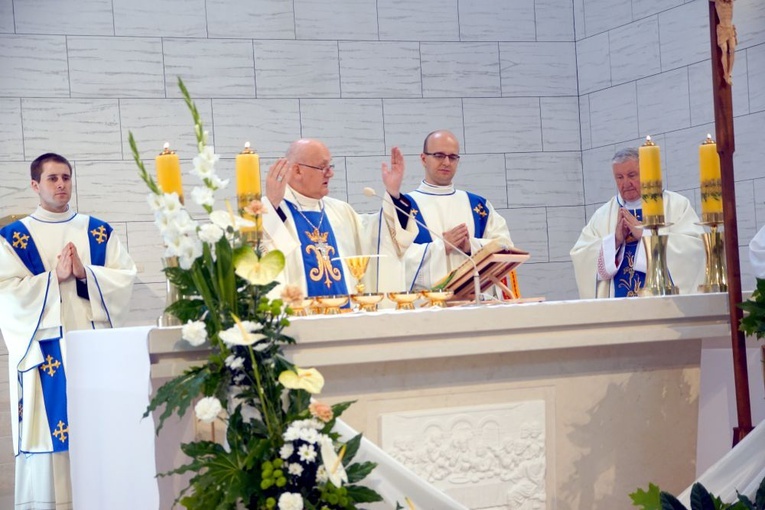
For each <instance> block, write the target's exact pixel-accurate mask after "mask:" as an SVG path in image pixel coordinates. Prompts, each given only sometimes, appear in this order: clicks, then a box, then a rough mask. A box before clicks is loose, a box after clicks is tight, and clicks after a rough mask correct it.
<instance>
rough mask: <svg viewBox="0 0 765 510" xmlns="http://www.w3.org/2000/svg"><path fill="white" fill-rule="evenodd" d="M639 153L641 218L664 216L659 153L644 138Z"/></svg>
mask: <svg viewBox="0 0 765 510" xmlns="http://www.w3.org/2000/svg"><path fill="white" fill-rule="evenodd" d="M638 150H639V153H640V193H641V195H642V197H643V217H644V218H646V217H648V216H664V196H663V195H662V188H663V185H662V180H661V152H660V151H659V146H658V145H656V144H655V143H653V142H652V141H651V137H650V136H646V141H645V144H643V145H642V146H641V147H640V149H638Z"/></svg>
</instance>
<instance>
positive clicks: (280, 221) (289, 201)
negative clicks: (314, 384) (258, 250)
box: [262, 139, 417, 296]
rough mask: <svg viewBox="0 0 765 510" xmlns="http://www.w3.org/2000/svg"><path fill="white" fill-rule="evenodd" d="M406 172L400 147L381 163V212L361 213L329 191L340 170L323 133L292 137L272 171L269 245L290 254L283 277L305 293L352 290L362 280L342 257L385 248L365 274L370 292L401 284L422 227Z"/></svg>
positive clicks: (267, 217)
mask: <svg viewBox="0 0 765 510" xmlns="http://www.w3.org/2000/svg"><path fill="white" fill-rule="evenodd" d="M403 172H404V163H403V156H402V155H401V152H400V151H399V150H398V148H394V149H393V151H392V152H391V163H390V167H388V165H386V164H383V165H382V179H383V183H384V185H385V188H386V191H387V193H388V194H389V196H387V197H386V198H385V199H384V200H383V201H382V203H383V206H382V209H381V211H380V212H379V213H377V214H367V215H360V214H358V213H356V211H355V210H354V209H353V207H351V205H350V204H348V203H346V202H343V201H342V200H338V199H334V198H331V197H329V196H328V194H329V186H330V182H331V180H332V177H333V176H334V165H333V164H332V154H331V153H330V151H329V149H328V148H327V147H326V146H325V145H324V144H323V143H322V142H320V141H318V140H312V139H301V140H298V141H296V142H294V143H293V144H292V145H291V146H290V148H289V150H288V151H287V154H286V156H285V157H284V158H282V159H280V160H279V161H277V162H276V163H274V164H273V165H272V166H271V168H269V170H268V175H267V176H266V198H267V200H265V201H264V202H265V203H264V206H265V210H266V214H264V215H263V217H262V221H263V231H264V234H265V236H264V237H265V239H264V245H265V249H266V250H269V249H278V250H280V251H282V252H283V253H284V255H285V259H286V264H285V268H284V271H282V273H281V274H280V275H279V277H278V279H279V281H280V283H281V284H283V285H286V284H290V285H297V286H299V287H300V288H301V289H302V291H303V292H304V293H305V295H307V296H333V295H347V294H349V291H350V293H353V291H354V287H353V286H354V285H355V284H356V280H355V279H354V277H353V276H352V274H351V272H350V271H349V269H348V266H347V263H346V261H345V260H344V258H346V257H352V256H357V255H374V254H379V255H380V257H379V258H376V259H374V261H370V265H369V269H368V270H367V273H366V275H365V276H364V278H365V281H364V284H365V291H366V292H386V291H402V290H403V289H404V287H405V285H404V277H403V269H402V261H401V257H402V255H403V254H404V252H405V251H406V248H407V247H408V245H409V244H410V243H411V242H412V240H413V239H414V237H415V235H416V233H417V230H416V226H415V224H414V222H411V221H408V216H407V213H408V210H407V209H406V207H405V204H404V203H401V202H400V192H399V189H400V187H401V180H402V179H403V175H404V174H403ZM394 202H398V205H399V207H400V208H401V209H402V210H401V211H399V210H396V208H395V207H394V206H393V203H394Z"/></svg>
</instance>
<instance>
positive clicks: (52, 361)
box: [40, 354, 61, 377]
mask: <svg viewBox="0 0 765 510" xmlns="http://www.w3.org/2000/svg"><path fill="white" fill-rule="evenodd" d="M45 361H47V363H43V364H42V365H40V371H41V372H43V373H46V372H47V373H48V375H49V376H51V377H53V376H54V375H55V374H56V369H57V368H58V367H60V366H61V362H60V361H59V360H57V359H56V358H54V357H53V356H51V355H50V354H48V357H47V358H45Z"/></svg>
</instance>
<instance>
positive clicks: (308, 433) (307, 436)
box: [299, 428, 319, 444]
mask: <svg viewBox="0 0 765 510" xmlns="http://www.w3.org/2000/svg"><path fill="white" fill-rule="evenodd" d="M299 439H302V440H303V441H305V442H306V443H311V444H314V443H316V442H317V441H318V440H319V433H318V432H316V430H315V429H307V428H304V429H300V434H299Z"/></svg>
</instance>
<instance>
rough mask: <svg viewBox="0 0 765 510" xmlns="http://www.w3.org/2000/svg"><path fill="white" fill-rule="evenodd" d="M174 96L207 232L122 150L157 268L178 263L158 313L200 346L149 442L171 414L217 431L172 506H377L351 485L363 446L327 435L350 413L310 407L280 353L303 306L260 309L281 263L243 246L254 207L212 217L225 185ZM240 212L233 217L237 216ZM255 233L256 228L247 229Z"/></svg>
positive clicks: (360, 474) (162, 399)
mask: <svg viewBox="0 0 765 510" xmlns="http://www.w3.org/2000/svg"><path fill="white" fill-rule="evenodd" d="M178 85H179V87H180V89H181V92H182V93H183V97H184V99H185V101H186V104H187V106H188V107H189V109H190V111H191V114H192V117H193V119H194V127H195V134H196V139H197V145H198V150H199V155H198V156H197V157H196V158H194V170H193V173H194V174H195V175H196V176H197V177H199V178H200V180H201V183H202V184H201V186H199V187H196V188H194V190H193V191H192V193H191V197H192V199H193V200H194V201H195V202H196V203H197V204H199V205H200V206H202V207H203V208H204V210H205V211H206V213H207V215H208V219H209V222H204V223H201V224H200V223H199V222H197V221H195V220H194V219H192V218H191V216H190V215H189V213H188V212H187V211H186V209H185V208H184V207H183V205H182V203H181V201H180V200H179V197H178V195H177V194H175V193H172V194H165V193H163V192H162V190H161V189H160V188H159V186H158V185H157V183H156V182H155V181H154V179H153V178H152V177H151V176H150V175H149V173H148V172H147V170H146V168H145V166H144V164H143V162H142V161H141V158H140V155H139V152H138V148H137V146H136V143H135V140H134V138H133V135H132V133H130V137H129V141H130V147H131V150H132V153H133V158H134V159H135V161H136V164H137V165H138V168H139V173H140V176H141V179H142V180H143V181H144V182H145V183H146V185H147V186H148V188H149V190H150V192H151V193H150V194H149V204H150V206H151V208H152V210H153V211H154V213H155V219H156V224H157V226H158V227H159V229H160V231H161V233H162V237H163V239H164V242H165V246H166V251H165V256H166V257H177V259H178V264H177V265H175V267H172V265H169V267H166V268H165V273H166V275H167V278H168V279H169V281H170V282H171V283H172V284H174V285H175V286H176V287H177V289H178V291H179V293H180V296H181V298H180V299H179V300H178V301H176V302H175V303H173V304H171V305H170V306H169V307H168V308H167V310H166V312H167V313H170V314H172V315H174V316H175V317H177V318H178V319H180V321H181V322H182V323H183V324H184V326H183V328H182V337H183V339H184V340H185V341H187V342H189V343H190V344H192V345H195V346H199V345H203V344H207V345H209V346H210V355H209V357H208V358H207V360H206V361H205V362H204V363H202V364H200V365H199V366H196V367H194V368H190V369H188V370H186V371H185V372H184V373H183V374H182V375H180V376H178V377H176V378H174V379H172V380H171V381H169V382H167V383H166V384H164V385H163V386H162V387H161V388H159V390H158V391H157V393H156V395H155V396H154V397H153V398H152V400H151V403H150V405H149V408H148V409H147V411H146V413H145V415H144V416H148V415H149V413H151V412H152V411H154V410H155V409H160V408H161V409H162V412H161V414H160V418H159V424H158V426H157V434H159V431H160V430H161V429H162V426H163V424H164V421H165V420H166V419H167V418H168V417H170V416H171V415H173V414H177V415H179V416H183V415H184V414H185V413H186V411H187V410H188V409H189V407H191V406H192V404H194V412H195V415H196V418H197V419H199V420H201V421H203V422H212V421H214V420H222V421H223V422H224V423H225V425H226V433H225V441H224V442H223V444H219V443H217V442H213V441H194V442H191V443H187V444H183V445H182V446H181V448H182V451H183V452H184V453H185V454H186V455H187V456H188V457H189V459H190V461H189V462H188V463H187V464H185V465H183V466H181V467H179V468H177V469H174V470H173V471H170V472H169V473H165V474H166V475H169V474H181V473H192V477H191V479H190V483H189V486H188V487H186V489H184V490H183V491H182V492H181V494H180V495H179V496H178V499H177V500H176V503H180V504H182V505H183V506H185V507H186V508H190V509H205V510H208V509H213V508H215V509H234V508H236V509H239V508H248V509H269V510H270V509H278V510H300V509H304V508H305V509H316V510H334V509H354V508H357V505H358V504H361V503H368V502H375V501H380V500H381V497H380V496H379V495H378V494H377V493H376V492H375V491H373V490H371V489H369V488H367V487H365V486H363V485H358V482H360V481H361V480H363V479H364V478H365V477H366V476H367V475H368V474H369V473H370V472H371V471H372V470H373V469H374V467H375V464H374V463H371V462H364V463H353V462H352V461H353V458H354V456H355V454H356V452H357V450H358V448H359V445H360V443H361V435H360V434H359V435H357V436H356V437H354V438H352V439H351V440H349V441H348V442H346V443H342V442H341V441H339V436H338V434H336V433H335V432H333V426H334V424H335V420H336V419H337V417H338V416H340V414H341V413H342V412H343V411H344V410H345V409H347V408H348V406H349V405H350V404H351V403H350V402H345V403H341V404H336V405H333V406H329V405H326V404H322V403H320V402H318V401H314V400H312V395H317V394H318V393H319V392H320V391H321V389H322V386H323V384H324V380H323V378H322V376H321V374H320V373H319V372H318V371H317V370H315V369H303V368H300V367H296V366H294V365H293V364H292V363H290V362H289V361H288V360H287V359H285V357H284V356H283V353H282V348H283V346H284V345H288V344H291V343H294V339H292V338H290V337H289V336H287V335H285V334H284V328H285V327H286V326H287V325H288V324H289V320H288V317H289V316H290V315H291V313H292V310H291V308H290V306H289V305H290V303H294V302H296V301H299V300H300V299H302V295H301V292H300V291H299V289H296V288H290V287H287V288H286V289H285V291H284V292H283V293H282V297H281V298H278V299H271V298H269V292H270V291H272V290H273V289H274V288H275V286H276V282H275V281H274V280H275V278H276V276H277V275H278V274H279V272H280V271H281V270H282V269H283V267H284V255H283V254H282V253H281V252H279V251H277V250H273V251H269V252H268V253H263V250H262V249H261V247H260V239H259V237H258V236H257V235H256V236H255V242H254V243H253V245H251V244H248V243H246V242H244V241H243V238H244V236H243V235H242V230H243V229H250V230H252V229H256V225H257V217H258V215H260V214H262V212H263V208H262V206H261V204H260V203H259V202H258V201H257V200H256V201H253V202H252V203H250V204H249V206H247V207H245V210H244V211H241V213H242V214H243V215H244V216H245V217H243V216H241V215H239V214H235V213H234V211H232V210H231V209H230V207H229V210H228V211H214V210H213V205H214V203H215V198H214V196H215V192H216V191H218V190H219V189H223V188H225V187H226V185H227V184H228V181H225V180H222V179H220V178H219V177H218V176H217V175H216V173H215V165H216V163H217V161H218V158H219V156H218V155H216V154H215V151H214V149H213V147H211V146H209V145H207V133H206V132H205V131H204V130H203V125H202V121H201V119H200V116H199V112H198V111H197V108H196V106H195V104H194V102H193V101H192V100H191V97H190V95H189V93H188V90H187V89H186V87H185V86H184V84H183V81H182V80H181V79H180V78H179V80H178ZM237 212H240V211H237ZM256 230H257V229H256Z"/></svg>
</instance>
